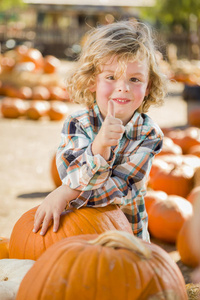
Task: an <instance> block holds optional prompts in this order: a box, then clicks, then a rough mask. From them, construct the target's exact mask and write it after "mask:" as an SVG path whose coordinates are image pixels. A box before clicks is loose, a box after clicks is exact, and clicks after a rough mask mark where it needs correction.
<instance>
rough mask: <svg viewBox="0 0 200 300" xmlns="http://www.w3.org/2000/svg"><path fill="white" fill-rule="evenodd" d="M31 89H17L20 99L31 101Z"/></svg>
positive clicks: (25, 87) (23, 87)
mask: <svg viewBox="0 0 200 300" xmlns="http://www.w3.org/2000/svg"><path fill="white" fill-rule="evenodd" d="M32 94H33V93H32V89H31V88H30V87H29V86H22V87H20V88H19V95H20V97H19V98H21V99H25V100H30V99H32Z"/></svg>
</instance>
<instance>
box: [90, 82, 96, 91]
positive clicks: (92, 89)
mask: <svg viewBox="0 0 200 300" xmlns="http://www.w3.org/2000/svg"><path fill="white" fill-rule="evenodd" d="M89 90H90V92H92V93H94V92H96V84H93V85H91V86H90V87H89Z"/></svg>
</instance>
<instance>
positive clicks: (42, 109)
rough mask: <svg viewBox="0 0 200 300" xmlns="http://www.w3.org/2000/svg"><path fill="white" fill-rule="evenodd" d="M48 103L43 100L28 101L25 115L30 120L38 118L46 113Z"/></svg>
mask: <svg viewBox="0 0 200 300" xmlns="http://www.w3.org/2000/svg"><path fill="white" fill-rule="evenodd" d="M48 110H49V103H48V102H47V101H43V100H33V101H30V103H29V108H28V109H27V110H26V116H27V117H28V118H29V119H31V120H38V119H40V118H42V117H44V116H46V115H47V114H48Z"/></svg>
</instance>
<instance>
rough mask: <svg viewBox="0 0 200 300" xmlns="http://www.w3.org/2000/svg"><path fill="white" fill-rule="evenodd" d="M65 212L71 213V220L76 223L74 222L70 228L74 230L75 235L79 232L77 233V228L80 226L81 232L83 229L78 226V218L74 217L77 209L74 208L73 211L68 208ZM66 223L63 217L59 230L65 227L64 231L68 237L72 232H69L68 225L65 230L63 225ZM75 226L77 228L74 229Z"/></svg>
mask: <svg viewBox="0 0 200 300" xmlns="http://www.w3.org/2000/svg"><path fill="white" fill-rule="evenodd" d="M65 213H66V214H70V222H71V221H73V223H74V224H72V226H70V230H73V235H77V233H76V231H77V228H78V230H79V232H82V230H81V229H80V227H79V226H78V224H77V222H76V220H75V219H74V215H75V210H72V211H70V210H68V211H66V212H65ZM64 224H65V222H64V218H63V219H62V218H61V220H60V226H59V230H61V228H62V229H63V232H64V234H65V236H66V237H68V236H70V234H69V232H68V227H67V226H66V230H64V228H63V227H65V226H64ZM61 225H63V226H61ZM74 225H75V226H74ZM74 228H76V229H75V230H74Z"/></svg>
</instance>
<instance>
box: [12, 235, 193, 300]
mask: <svg viewBox="0 0 200 300" xmlns="http://www.w3.org/2000/svg"><path fill="white" fill-rule="evenodd" d="M27 299H31V300H50V299H51V300H53V299H56V300H61V299H62V300H63V299H68V300H74V299H79V300H85V299H87V300H94V299H96V300H97V299H99V300H100V299H106V300H113V299H115V300H122V299H126V300H137V299H181V300H185V299H187V293H186V288H185V282H184V278H183V276H182V274H181V272H180V270H179V268H178V266H177V265H176V263H175V262H174V261H173V260H172V259H171V257H170V256H169V254H168V253H167V252H165V251H164V250H163V249H162V248H160V247H159V246H157V245H155V244H152V243H151V244H150V243H145V242H143V241H142V240H141V239H139V238H137V237H135V236H134V235H130V234H128V233H124V232H121V231H116V230H115V231H108V232H105V233H103V234H101V235H99V236H96V235H87V236H84V237H83V236H82V235H79V236H76V237H71V238H69V239H63V240H62V241H60V242H58V243H56V244H54V245H53V246H52V247H50V248H49V249H47V251H46V252H45V253H44V254H43V255H42V256H41V257H40V258H39V259H38V260H37V261H36V263H35V264H34V266H33V267H32V268H31V269H30V270H29V272H28V273H27V274H26V275H25V277H24V278H23V280H22V282H21V285H20V288H19V290H18V294H17V298H16V300H27Z"/></svg>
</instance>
